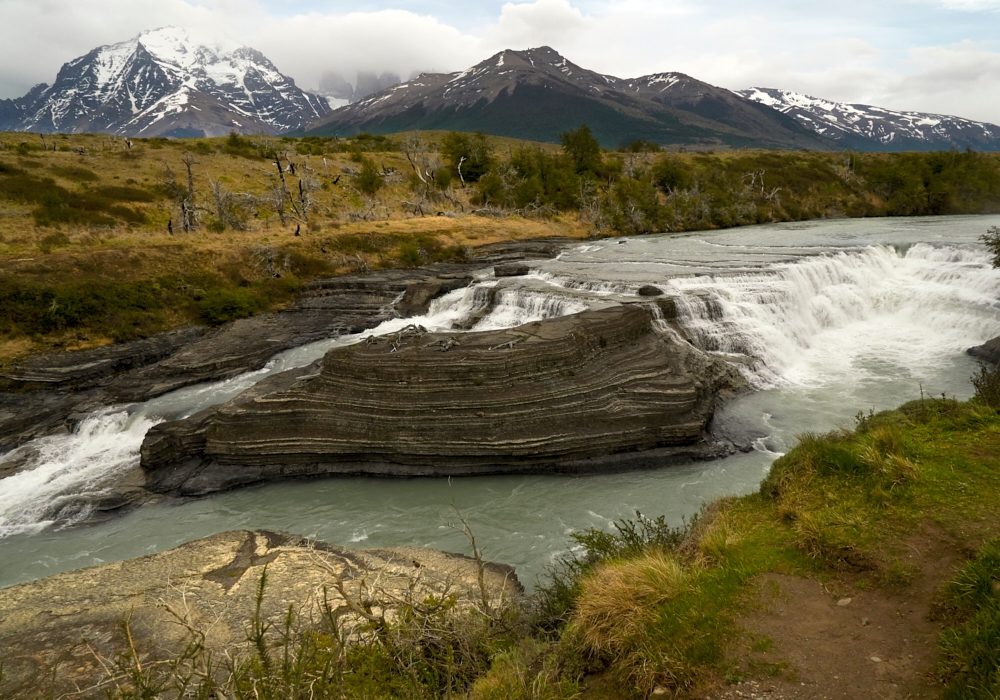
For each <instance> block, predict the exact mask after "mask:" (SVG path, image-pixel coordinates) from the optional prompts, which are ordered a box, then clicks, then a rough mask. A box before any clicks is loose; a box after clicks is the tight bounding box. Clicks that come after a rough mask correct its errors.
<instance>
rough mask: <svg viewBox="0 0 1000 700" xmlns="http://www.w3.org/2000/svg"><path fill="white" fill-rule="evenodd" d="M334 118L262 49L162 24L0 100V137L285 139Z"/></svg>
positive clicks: (319, 99) (326, 105)
mask: <svg viewBox="0 0 1000 700" xmlns="http://www.w3.org/2000/svg"><path fill="white" fill-rule="evenodd" d="M329 111H330V106H329V104H328V103H327V101H326V100H325V99H323V98H321V97H318V96H316V95H312V94H309V93H307V92H304V91H302V90H300V89H299V88H298V87H296V85H295V81H294V80H292V79H291V78H289V77H287V76H285V75H283V74H282V73H281V72H280V71H278V69H277V68H275V66H274V64H272V63H271V62H270V61H269V60H268V59H267V57H265V56H264V55H263V54H262V53H260V52H259V51H256V50H254V49H252V48H249V47H247V46H243V45H241V44H239V43H237V42H234V41H231V40H229V39H224V38H223V39H220V38H217V37H202V36H199V35H198V34H197V33H195V32H193V31H192V30H189V29H184V28H180V27H165V28H162V29H155V30H152V31H146V32H143V33H142V34H140V35H139V36H137V37H135V38H134V39H131V40H129V41H124V42H122V43H120V44H113V45H111V46H101V47H99V48H96V49H94V50H93V51H91V52H90V53H88V54H87V55H86V56H82V57H80V58H77V59H76V60H74V61H70V62H69V63H67V64H65V65H64V66H63V67H62V69H61V70H60V71H59V75H58V76H57V77H56V81H55V83H54V84H53V85H51V86H49V85H44V84H43V85H39V86H37V87H35V88H33V89H32V90H31V91H30V92H29V93H28V94H27V95H25V96H24V97H22V98H19V99H16V100H0V130H5V131H40V132H45V133H53V132H70V133H72V132H85V131H90V132H94V131H100V132H109V133H115V134H120V135H128V136H164V135H166V136H202V135H205V136H222V135H225V134H228V133H229V132H230V131H237V132H241V133H260V132H263V133H272V134H275V133H283V132H286V131H290V130H292V129H297V128H301V127H302V126H304V125H305V124H307V123H309V122H310V121H313V120H315V119H318V118H320V117H322V116H324V115H325V114H327V113H328V112H329Z"/></svg>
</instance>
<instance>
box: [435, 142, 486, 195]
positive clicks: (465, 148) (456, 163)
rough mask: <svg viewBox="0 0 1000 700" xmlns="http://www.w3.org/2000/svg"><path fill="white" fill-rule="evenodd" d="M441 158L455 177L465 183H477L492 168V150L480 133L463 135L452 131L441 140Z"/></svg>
mask: <svg viewBox="0 0 1000 700" xmlns="http://www.w3.org/2000/svg"><path fill="white" fill-rule="evenodd" d="M441 156H442V157H443V158H444V160H445V162H446V163H447V164H448V167H449V168H450V169H451V171H452V174H453V175H454V176H455V177H459V178H460V179H462V180H464V181H465V182H466V183H471V182H478V181H479V179H480V178H481V177H483V175H485V174H486V173H487V172H489V170H490V168H491V167H492V166H493V148H492V147H491V146H490V142H489V138H488V137H487V135H486V134H484V133H483V132H481V131H477V132H476V133H474V134H463V133H459V132H457V131H452V132H450V133H448V134H446V135H445V137H444V138H443V139H442V140H441Z"/></svg>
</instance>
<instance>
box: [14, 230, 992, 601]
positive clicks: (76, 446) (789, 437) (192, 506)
mask: <svg viewBox="0 0 1000 700" xmlns="http://www.w3.org/2000/svg"><path fill="white" fill-rule="evenodd" d="M998 223H1000V217H949V218H938V219H895V220H851V221H831V222H813V223H810V224H795V225H774V226H761V227H750V228H746V229H737V230H730V231H720V232H710V233H709V232H703V233H698V234H690V235H685V236H649V237H643V238H630V239H627V240H625V239H622V241H623V242H621V243H619V241H617V240H605V241H599V242H595V243H589V244H587V245H581V246H579V247H577V248H574V249H570V250H567V251H565V252H564V253H563V254H562V255H561V256H559V258H557V259H555V260H548V261H540V262H537V263H532V265H531V267H532V272H531V274H530V275H528V276H526V277H522V278H512V279H504V280H496V279H494V278H492V277H491V276H490V275H489V274H485V275H483V276H482V277H481V278H480V279H479V280H478V281H477V282H476V283H475V284H474V285H473V286H472V287H470V288H467V289H461V290H457V291H455V292H452V293H450V294H448V295H446V296H444V297H442V298H441V299H438V300H436V301H435V302H434V303H433V304H432V307H431V310H430V311H429V312H428V314H427V315H426V316H422V317H417V318H410V319H396V320H393V321H388V322H386V323H384V324H382V325H381V326H379V327H378V328H376V329H374V330H372V331H369V332H367V333H364V334H360V335H356V336H344V337H339V338H332V339H330V340H326V341H321V342H318V343H312V344H310V345H307V346H303V347H301V348H296V349H294V350H290V351H288V352H285V353H282V354H281V355H279V356H277V357H275V358H274V359H273V360H272V361H271V362H270V363H269V364H268V366H267V367H265V368H264V369H262V370H259V371H257V372H251V373H248V374H246V375H242V376H240V377H237V378H235V379H231V380H229V381H226V382H217V383H212V384H206V385H201V386H195V387H189V388H186V389H183V390H180V391H177V392H173V393H172V394H168V395H166V396H162V397H159V398H157V399H154V400H152V401H149V402H147V403H145V404H140V405H135V406H127V407H107V408H105V409H102V410H100V411H97V412H96V413H94V414H92V415H91V416H89V417H88V418H86V419H85V420H83V421H81V423H80V424H79V425H78V427H77V429H76V431H75V432H74V433H73V434H71V435H56V436H51V437H47V438H43V439H40V440H36V441H33V442H32V443H29V444H28V445H25V446H23V447H21V448H19V449H18V450H15V451H13V452H11V453H8V454H6V455H2V456H0V470H2V468H3V467H4V466H8V467H9V466H11V465H17V466H18V468H19V470H18V471H16V472H15V473H14V474H13V475H12V476H9V477H7V478H5V479H2V480H0V586H4V585H10V584H11V583H15V582H17V581H22V580H28V579H31V578H36V577H38V576H42V575H46V574H49V573H53V572H55V571H59V570H65V569H68V568H75V567H78V566H82V565H86V564H88V563H99V562H101V561H107V560H113V559H121V558H124V557H128V556H135V555H137V554H141V553H145V552H148V551H157V550H160V549H164V548H167V547H170V546H174V545H176V544H179V543H181V542H184V541H187V540H190V539H193V538H194V537H199V536H203V535H206V534H210V533H212V532H217V531H220V530H224V529H231V528H234V527H272V528H278V529H285V530H290V531H294V532H298V533H301V534H304V535H313V536H318V537H320V538H322V539H325V540H327V541H330V542H334V543H338V544H347V543H353V542H358V543H361V542H363V545H362V546H383V545H404V544H409V545H420V546H435V547H441V548H446V549H447V548H451V549H456V548H460V547H461V546H462V544H461V542H460V541H458V540H455V539H454V537H453V535H452V534H451V532H450V531H449V530H448V529H447V528H443V527H442V523H441V519H440V517H439V514H440V512H441V511H442V510H443V509H444V508H445V507H446V506H447V504H448V502H449V501H450V500H451V499H453V498H454V499H456V500H458V502H459V504H460V505H462V507H463V508H467V509H471V522H472V523H473V525H474V526H475V527H476V528H477V538H480V539H482V540H483V541H484V542H486V543H487V544H488V545H489V546H490V547H491V556H493V557H494V558H496V559H498V560H502V561H506V562H508V563H511V564H514V565H516V566H518V567H519V568H520V570H521V571H522V573H525V572H526V573H527V574H529V575H530V574H532V573H538V572H540V571H541V570H542V569H543V568H544V566H545V565H546V563H548V562H550V561H551V560H552V558H553V557H554V556H557V555H558V554H559V553H560V552H563V551H564V550H565V546H566V534H567V532H571V531H574V530H578V529H580V528H584V527H595V526H596V527H606V526H607V525H608V523H609V522H610V521H611V520H613V519H615V518H618V517H623V516H628V515H631V514H633V512H634V510H635V509H637V508H638V509H641V510H643V512H644V513H648V514H651V515H658V514H661V513H664V514H667V515H668V516H669V517H670V518H671V519H672V520H674V521H676V520H679V518H680V517H681V516H682V515H686V514H690V513H692V512H694V511H696V510H697V508H698V507H699V506H700V504H701V503H703V502H704V500H705V499H708V498H712V497H715V496H718V495H724V494H732V493H746V492H749V491H752V490H753V489H755V488H756V487H757V484H758V483H759V481H760V479H761V477H763V476H764V474H766V472H767V469H768V467H769V465H770V462H771V461H772V460H773V459H774V458H775V457H776V456H777V455H779V454H781V453H782V452H783V451H785V450H787V449H788V447H790V445H791V444H793V442H794V436H795V435H797V434H800V433H801V432H804V431H806V430H829V429H831V428H834V427H837V426H841V425H849V421H850V419H851V416H853V415H854V414H855V413H856V412H857V411H859V410H867V409H869V408H871V407H874V408H876V409H882V408H889V407H892V406H895V405H897V404H898V403H900V402H902V401H905V400H909V399H912V398H914V397H916V396H918V395H919V392H920V391H922V390H923V391H926V392H927V393H929V394H934V395H940V394H941V393H942V392H945V393H947V394H948V395H955V396H957V397H959V398H964V397H967V396H969V395H970V394H971V387H970V385H969V382H968V378H969V375H970V374H971V373H972V371H973V370H974V369H975V363H974V362H973V361H972V360H971V358H969V357H968V356H966V355H965V350H966V349H967V348H968V347H970V346H972V345H977V344H980V343H982V342H984V341H986V340H988V339H989V338H991V337H994V336H998V335H1000V271H998V270H995V269H993V268H992V266H991V264H990V259H989V256H988V255H987V253H986V251H985V249H984V248H983V247H982V245H981V244H980V243H979V242H978V238H979V236H980V235H982V233H984V232H985V231H986V229H987V228H988V227H990V226H994V225H997V224H998ZM650 284H652V285H655V286H657V287H659V288H660V289H662V290H664V292H666V293H667V294H668V295H670V296H672V297H674V298H675V299H676V301H677V308H678V320H679V322H680V325H681V326H682V327H683V329H684V331H685V332H686V334H687V335H688V337H689V338H690V339H691V340H692V342H693V343H694V344H695V345H697V346H699V347H701V348H702V349H704V350H706V351H713V352H719V353H727V354H734V355H740V356H742V358H741V360H742V362H741V366H742V367H743V371H745V372H746V374H747V378H748V379H749V380H750V382H751V384H752V385H753V386H754V387H756V388H757V389H758V390H757V391H756V392H754V393H752V394H749V395H747V396H744V397H742V398H740V399H737V400H735V401H731V402H729V403H727V404H726V405H725V406H723V408H722V409H721V410H720V411H719V413H718V415H717V418H716V425H715V429H716V430H717V431H718V432H719V433H720V434H723V435H726V436H728V437H731V438H732V439H734V440H743V441H744V442H752V443H753V444H754V445H755V446H756V448H757V449H756V450H755V451H753V452H751V453H749V454H740V455H737V456H735V457H731V458H729V459H726V460H722V461H719V462H712V463H698V464H691V465H688V466H682V467H675V468H672V469H665V470H659V471H651V472H637V473H632V474H624V475H608V476H591V477H580V478H575V479H567V478H565V477H557V476H552V477H546V476H529V477H520V476H511V477H470V478H467V479H454V480H444V481H443V480H434V479H414V480H400V481H392V480H384V479H365V478H345V479H330V480H325V481H320V482H291V483H285V484H271V485H265V486H261V487H257V488H253V489H244V490H241V491H238V492H233V493H230V494H220V495H217V496H214V497H211V498H206V499H200V500H197V501H192V502H188V503H182V504H161V505H154V506H147V507H144V508H141V509H139V510H137V511H135V512H133V513H130V514H128V515H126V516H124V517H122V518H119V519H116V520H114V521H111V522H109V523H104V524H99V525H93V526H87V527H75V528H66V527H65V526H67V525H73V524H76V523H79V522H80V521H82V520H86V519H87V517H88V515H89V513H88V512H87V505H86V504H87V503H88V502H91V501H93V500H94V499H95V498H97V497H99V496H100V495H101V494H102V493H104V492H106V491H107V490H109V489H110V488H111V487H113V486H114V485H115V484H116V483H118V482H119V480H120V479H121V478H123V476H124V475H127V474H129V473H130V472H131V471H132V470H134V469H135V468H136V466H137V465H138V455H139V447H140V445H141V444H142V439H143V437H144V435H145V433H146V431H147V430H148V429H149V428H150V427H151V426H152V425H154V424H155V423H156V422H158V421H161V420H166V419H174V418H177V417H182V416H186V415H190V414H192V413H194V412H196V411H198V410H201V409H202V408H205V407H207V406H210V405H213V404H218V403H221V402H224V401H227V400H229V399H230V398H232V397H233V396H235V395H237V394H238V393H240V392H241V391H243V390H245V389H246V388H247V387H249V386H251V385H252V384H254V383H255V382H257V381H260V380H261V379H262V378H264V377H266V376H268V375H270V374H273V373H275V372H279V371H283V370H286V369H290V368H293V367H300V366H304V365H307V364H309V363H311V362H313V361H315V360H316V359H318V358H320V357H322V356H323V354H325V353H326V352H327V351H328V350H329V349H330V348H332V347H335V346H338V345H345V344H349V343H354V342H358V341H359V340H361V339H363V338H364V337H365V336H367V335H369V334H389V333H395V332H398V331H399V330H401V329H402V328H404V327H405V326H407V325H410V324H418V325H422V326H424V327H425V328H427V329H428V330H430V331H437V330H448V329H452V328H455V327H459V326H460V327H463V328H470V327H471V330H488V329H498V328H507V327H513V326H517V325H520V324H523V323H528V322H531V321H534V320H541V319H545V318H551V317H557V316H562V315H566V314H571V313H576V312H579V311H581V310H583V309H585V308H588V307H597V306H601V305H606V304H609V303H615V302H617V301H626V300H631V301H635V300H636V298H637V297H636V294H637V292H638V289H639V288H640V287H642V286H644V285H650Z"/></svg>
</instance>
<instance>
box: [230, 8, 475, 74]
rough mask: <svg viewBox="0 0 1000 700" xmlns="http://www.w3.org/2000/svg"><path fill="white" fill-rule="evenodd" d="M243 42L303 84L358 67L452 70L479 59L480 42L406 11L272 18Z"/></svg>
mask: <svg viewBox="0 0 1000 700" xmlns="http://www.w3.org/2000/svg"><path fill="white" fill-rule="evenodd" d="M244 40H245V41H246V42H247V43H249V44H250V45H252V46H254V47H255V48H257V49H259V50H260V51H262V52H264V54H265V55H266V56H268V58H270V59H271V60H272V61H273V62H274V63H275V65H277V66H278V68H279V69H281V70H282V71H284V72H286V73H288V74H289V75H291V76H293V77H294V78H295V79H296V81H297V82H298V83H299V84H301V85H302V86H303V87H316V86H317V85H319V78H320V76H321V75H322V74H323V73H324V72H325V71H328V70H336V71H338V72H340V73H341V74H343V75H344V76H345V77H346V78H347V79H348V80H353V78H354V76H355V75H356V73H357V71H359V70H374V71H376V72H382V71H387V70H388V71H393V72H395V73H399V74H401V75H403V76H404V77H405V76H407V75H408V74H409V73H410V72H412V71H413V70H425V71H426V70H439V71H453V70H461V69H463V68H466V67H467V66H468V65H470V64H472V63H478V62H479V61H480V60H482V59H483V58H485V56H482V55H480V49H481V41H480V40H479V39H477V38H476V37H473V36H470V35H467V34H463V33H462V32H461V31H459V30H458V29H456V28H454V27H451V26H448V25H447V24H444V23H442V22H440V21H439V20H437V19H435V18H434V17H431V16H422V15H417V14H414V13H412V12H406V11H403V10H384V11H381V12H354V13H350V14H347V15H341V16H330V15H323V14H319V13H311V14H308V15H299V16H295V17H289V18H283V19H280V20H272V21H269V22H268V23H267V25H266V29H264V30H262V31H256V32H252V33H250V34H248V35H247V36H246V37H245V38H244Z"/></svg>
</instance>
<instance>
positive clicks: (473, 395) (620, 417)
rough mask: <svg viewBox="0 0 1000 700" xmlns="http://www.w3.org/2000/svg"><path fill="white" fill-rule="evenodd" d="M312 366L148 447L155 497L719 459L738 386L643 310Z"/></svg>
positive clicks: (444, 337) (403, 337) (425, 342)
mask: <svg viewBox="0 0 1000 700" xmlns="http://www.w3.org/2000/svg"><path fill="white" fill-rule="evenodd" d="M665 306H667V307H668V308H665V309H663V312H664V313H662V314H658V315H664V316H668V315H669V314H670V312H671V311H672V307H671V306H670V305H669V304H666V305H665ZM316 369H318V370H319V371H318V373H317V372H316V371H315V370H313V371H311V372H308V371H306V372H303V373H302V374H299V375H297V376H289V377H287V378H285V379H279V377H281V376H282V375H277V376H276V377H275V378H273V379H272V380H271V381H273V382H274V383H273V384H271V385H270V387H261V386H258V387H257V388H255V390H254V391H253V393H252V394H249V393H248V394H243V395H241V396H239V397H237V398H236V399H234V400H233V401H231V402H230V403H228V404H224V405H223V406H220V407H218V408H217V409H216V410H215V412H214V415H213V416H211V417H205V416H200V417H197V418H196V417H192V418H191V419H188V421H178V422H175V423H165V424H161V425H159V426H157V427H156V428H155V429H154V430H153V431H150V433H149V435H147V438H146V442H145V443H144V444H143V448H142V465H143V467H144V469H145V470H146V472H147V474H148V482H147V487H148V488H150V489H151V490H153V491H156V492H160V493H176V494H182V495H202V494H207V493H211V492H214V491H219V490H222V489H227V488H232V487H234V486H238V485H241V484H247V483H253V482H258V481H264V480H270V479H283V478H289V477H295V476H317V475H328V474H381V475H395V476H417V475H458V474H495V473H519V472H549V473H551V472H563V473H585V472H599V471H609V470H621V469H634V468H641V467H653V466H662V465H664V464H666V463H669V462H670V460H672V459H673V460H676V459H691V458H692V457H698V456H701V457H708V456H717V455H718V447H716V446H712V445H709V444H708V443H706V442H705V441H704V438H703V435H704V431H705V428H706V425H707V424H708V422H709V420H710V419H711V417H712V414H713V411H714V408H715V399H716V392H717V390H718V389H719V388H720V387H722V386H736V385H739V384H740V379H739V376H738V374H737V373H735V372H734V371H733V370H732V369H731V368H730V367H729V366H728V365H726V364H725V363H723V362H721V361H718V360H713V359H710V358H709V357H707V356H706V355H704V354H703V353H701V352H700V351H698V350H696V349H695V348H693V347H692V346H691V345H689V344H688V343H686V342H684V341H682V340H680V339H679V338H677V337H676V335H674V334H672V333H670V332H659V331H657V330H655V329H654V326H653V314H652V313H651V309H650V308H649V307H648V306H646V305H640V304H635V305H626V306H616V307H609V308H605V309H601V310H597V311H585V312H583V313H580V314H576V315H573V316H565V317H562V318H556V319H550V320H547V321H543V322H535V323H530V324H527V325H524V326H520V327H518V328H512V329H508V330H502V331H488V332H482V333H466V334H461V333H424V332H421V330H420V329H411V330H409V331H408V332H401V333H399V334H397V335H395V336H387V337H381V338H373V339H371V341H370V342H366V343H361V344H358V345H353V346H349V347H343V348H336V349H334V350H331V351H330V352H328V353H327V355H326V356H325V357H324V358H323V360H322V362H321V364H320V365H319V366H318V367H317V368H316ZM280 382H284V383H285V384H286V385H288V386H287V388H278V384H279V383H280ZM289 384H290V385H289ZM202 431H203V435H204V450H203V451H202V452H200V453H199V452H197V451H193V450H192V448H194V446H195V443H196V442H197V440H199V439H200V438H196V437H195V435H196V434H198V433H199V432H202ZM198 444H199V445H200V443H198Z"/></svg>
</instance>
